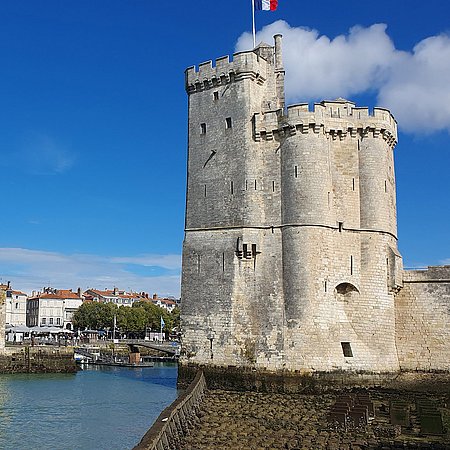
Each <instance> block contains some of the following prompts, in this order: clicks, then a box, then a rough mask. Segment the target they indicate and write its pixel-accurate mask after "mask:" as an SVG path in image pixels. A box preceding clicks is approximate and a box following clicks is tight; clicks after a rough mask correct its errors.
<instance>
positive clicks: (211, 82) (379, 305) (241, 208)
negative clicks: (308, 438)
mask: <svg viewBox="0 0 450 450" xmlns="http://www.w3.org/2000/svg"><path fill="white" fill-rule="evenodd" d="M186 90H187V93H188V96H189V149H188V152H189V154H188V181H187V203H186V224H185V228H186V230H185V240H184V246H183V270H182V328H183V355H182V358H181V365H182V366H183V365H187V364H194V365H206V366H219V367H228V366H237V367H248V368H252V369H256V370H264V371H271V372H273V371H275V372H276V371H325V372H331V371H336V370H339V371H341V370H351V371H367V372H392V371H397V370H398V369H399V365H398V359H397V352H396V348H395V311H394V296H395V293H396V291H397V290H398V289H399V288H400V287H401V273H402V264H401V257H400V255H399V253H398V250H397V226H396V205H395V179H394V161H393V148H394V146H395V143H396V139H397V129H396V122H395V120H394V118H393V117H392V116H391V114H390V113H389V111H387V110H384V109H381V108H375V109H374V111H373V113H370V112H369V110H368V109H367V108H358V107H356V106H355V105H354V104H353V103H352V102H349V101H347V100H345V99H337V100H335V101H324V102H321V103H320V104H316V105H314V108H313V110H310V109H309V107H308V104H298V105H293V106H289V107H287V108H286V107H285V99H284V69H283V63H282V55H281V36H280V35H277V36H275V46H274V47H272V46H269V45H266V44H261V45H259V46H258V47H257V48H255V49H254V50H253V51H248V52H241V53H237V54H235V55H233V61H232V62H230V61H229V59H228V57H224V58H220V59H218V60H216V62H215V65H214V66H213V64H212V62H211V61H209V62H207V63H203V64H200V66H199V67H198V70H196V69H195V68H194V67H191V68H188V69H187V70H186Z"/></svg>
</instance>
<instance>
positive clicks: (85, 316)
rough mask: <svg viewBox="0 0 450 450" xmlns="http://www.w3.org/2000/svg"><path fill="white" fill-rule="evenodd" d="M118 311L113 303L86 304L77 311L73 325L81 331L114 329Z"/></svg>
mask: <svg viewBox="0 0 450 450" xmlns="http://www.w3.org/2000/svg"><path fill="white" fill-rule="evenodd" d="M118 309H119V308H117V306H116V305H114V304H113V303H98V302H86V303H83V304H82V305H81V306H80V307H79V308H78V309H77V310H76V311H75V313H74V315H73V323H74V325H75V327H77V328H80V329H83V328H90V329H94V330H99V329H104V328H112V327H113V324H114V315H115V314H117V312H118Z"/></svg>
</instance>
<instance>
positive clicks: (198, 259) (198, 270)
mask: <svg viewBox="0 0 450 450" xmlns="http://www.w3.org/2000/svg"><path fill="white" fill-rule="evenodd" d="M197 273H200V255H197Z"/></svg>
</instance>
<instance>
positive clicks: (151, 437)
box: [133, 371, 206, 450]
mask: <svg viewBox="0 0 450 450" xmlns="http://www.w3.org/2000/svg"><path fill="white" fill-rule="evenodd" d="M205 393H206V382H205V377H204V375H203V372H202V371H197V373H196V375H195V377H194V379H193V381H192V382H191V383H190V385H189V386H188V388H187V389H186V391H185V392H184V393H183V394H182V395H181V396H180V397H178V398H177V399H176V400H175V401H174V402H173V403H172V404H171V405H170V406H168V407H167V408H166V409H165V410H164V411H163V412H162V413H161V414H160V415H159V417H158V418H157V419H156V421H155V423H154V424H153V426H152V427H151V428H150V429H149V430H148V431H147V433H146V434H145V435H144V437H143V438H142V440H141V442H140V443H139V444H138V445H137V446H136V447H134V449H133V450H170V449H174V448H178V444H179V443H180V441H181V439H182V438H183V437H184V436H185V435H186V434H187V433H188V432H189V431H190V430H191V429H192V428H193V427H194V426H195V425H194V422H195V419H196V417H197V414H198V412H199V410H200V405H201V403H202V401H203V398H204V395H205Z"/></svg>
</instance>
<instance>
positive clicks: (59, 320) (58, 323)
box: [56, 317, 61, 325]
mask: <svg viewBox="0 0 450 450" xmlns="http://www.w3.org/2000/svg"><path fill="white" fill-rule="evenodd" d="M56 325H61V319H60V318H59V317H57V318H56Z"/></svg>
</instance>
